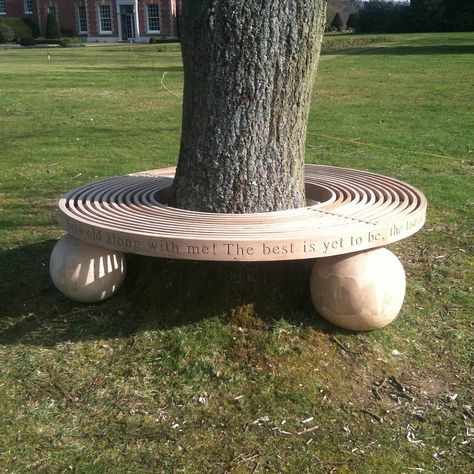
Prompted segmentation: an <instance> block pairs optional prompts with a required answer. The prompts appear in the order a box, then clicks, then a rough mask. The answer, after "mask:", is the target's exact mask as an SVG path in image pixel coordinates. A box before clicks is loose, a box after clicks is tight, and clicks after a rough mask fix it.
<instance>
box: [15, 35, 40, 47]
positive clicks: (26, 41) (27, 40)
mask: <svg viewBox="0 0 474 474" xmlns="http://www.w3.org/2000/svg"><path fill="white" fill-rule="evenodd" d="M18 43H20V44H21V45H22V46H35V45H36V40H35V39H34V38H32V37H31V36H23V37H22V38H20V40H19V41H18Z"/></svg>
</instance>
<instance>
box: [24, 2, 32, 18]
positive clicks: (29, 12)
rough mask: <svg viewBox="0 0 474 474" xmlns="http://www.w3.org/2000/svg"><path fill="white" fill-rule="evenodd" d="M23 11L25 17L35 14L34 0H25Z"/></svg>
mask: <svg viewBox="0 0 474 474" xmlns="http://www.w3.org/2000/svg"><path fill="white" fill-rule="evenodd" d="M23 11H24V12H25V15H32V14H33V0H23Z"/></svg>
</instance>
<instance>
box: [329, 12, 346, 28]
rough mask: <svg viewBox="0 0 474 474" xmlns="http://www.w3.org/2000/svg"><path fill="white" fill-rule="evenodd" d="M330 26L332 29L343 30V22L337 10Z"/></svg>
mask: <svg viewBox="0 0 474 474" xmlns="http://www.w3.org/2000/svg"><path fill="white" fill-rule="evenodd" d="M330 27H331V28H333V30H337V31H343V30H344V22H343V21H342V17H341V14H340V13H339V12H337V13H336V14H335V15H334V18H333V20H332V21H331V25H330Z"/></svg>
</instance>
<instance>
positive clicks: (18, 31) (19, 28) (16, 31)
mask: <svg viewBox="0 0 474 474" xmlns="http://www.w3.org/2000/svg"><path fill="white" fill-rule="evenodd" d="M0 23H3V24H4V25H7V26H9V27H10V28H11V29H12V30H13V37H14V39H16V38H21V37H22V36H33V35H32V33H31V28H30V26H29V25H28V24H27V23H26V22H25V19H23V18H1V19H0Z"/></svg>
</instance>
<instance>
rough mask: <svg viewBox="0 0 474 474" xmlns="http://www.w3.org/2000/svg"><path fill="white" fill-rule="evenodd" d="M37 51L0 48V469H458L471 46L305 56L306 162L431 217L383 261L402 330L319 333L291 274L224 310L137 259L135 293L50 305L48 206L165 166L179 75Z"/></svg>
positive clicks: (299, 280) (342, 46) (159, 66)
mask: <svg viewBox="0 0 474 474" xmlns="http://www.w3.org/2000/svg"><path fill="white" fill-rule="evenodd" d="M50 53H51V60H50V61H48V58H47V52H46V50H44V49H25V50H0V471H1V472H36V471H38V472H78V473H103V472H110V473H122V472H123V473H125V472H131V473H140V472H143V473H145V472H165V473H169V472H186V473H201V472H212V473H214V472H216V473H225V472H226V473H247V472H249V473H253V472H289V473H300V472H311V473H313V472H322V473H326V472H327V473H332V472H337V473H354V472H357V473H400V474H401V473H407V474H408V473H411V472H427V473H431V472H438V471H440V472H452V473H467V472H471V471H472V470H473V468H474V456H473V450H472V447H473V434H474V426H473V416H474V408H473V405H472V403H473V398H472V395H473V392H472V361H473V353H472V349H473V320H472V315H473V314H474V303H473V290H472V285H473V276H474V272H473V261H474V260H473V254H472V250H473V248H472V243H473V232H472V229H473V222H474V220H473V212H472V205H473V196H474V180H473V165H474V75H473V71H474V33H465V34H430V35H422V34H417V35H398V36H397V35H384V36H383V37H382V36H380V37H375V36H370V37H364V36H355V35H351V36H346V35H345V36H343V37H337V36H335V37H329V38H327V41H326V43H325V53H324V54H323V55H322V56H321V61H320V64H319V70H318V76H317V80H316V84H315V88H314V93H313V105H312V109H311V114H310V119H309V127H308V140H307V154H306V156H307V161H308V162H310V163H321V164H330V165H341V166H345V167H354V168H359V169H367V170H371V171H375V172H379V173H383V174H387V175H390V176H393V177H396V178H400V179H403V180H406V181H408V182H409V183H411V184H413V185H415V186H417V187H419V188H420V189H421V190H422V191H423V192H424V193H425V194H426V196H427V198H428V201H429V212H428V221H427V223H426V225H425V227H424V228H423V230H422V231H421V232H419V233H418V234H417V235H416V236H414V237H412V238H410V239H408V240H406V241H403V242H400V243H398V244H396V245H393V246H390V249H391V250H392V251H393V252H395V253H396V254H397V255H398V256H399V257H400V259H401V260H402V262H403V264H404V267H405V270H406V272H407V278H408V287H407V296H406V300H405V304H404V306H403V309H402V311H401V314H400V316H399V318H398V319H397V320H396V321H395V322H394V323H392V324H391V325H390V326H388V327H387V328H385V329H383V330H379V331H375V332H372V333H367V334H352V333H348V332H345V331H342V330H338V329H336V328H334V327H332V326H330V325H329V324H327V323H325V322H324V321H323V320H322V319H321V318H319V317H318V316H317V315H316V314H315V313H314V311H313V310H312V309H311V305H310V302H309V299H308V291H307V287H306V285H307V281H306V279H305V278H306V274H305V273H304V272H301V276H300V277H298V276H295V278H294V280H295V282H296V283H295V284H294V285H293V286H292V287H291V288H290V290H291V291H293V289H294V288H295V285H299V286H300V287H301V288H303V289H302V290H301V291H300V292H298V293H297V294H296V295H294V297H293V298H291V297H290V296H289V295H288V291H287V290H288V289H286V290H285V288H281V287H278V286H277V287H275V288H273V287H272V286H271V285H269V284H268V282H267V281H265V282H255V284H254V287H255V289H256V290H257V291H253V292H249V293H248V294H244V295H242V294H238V295H237V296H236V297H235V298H230V299H227V298H225V299H224V300H223V298H222V292H223V291H224V290H225V291H227V292H228V290H229V286H230V287H232V285H233V280H232V276H231V275H229V267H228V266H226V265H224V266H222V265H218V264H194V263H190V262H184V263H179V264H176V263H173V262H168V261H160V262H152V263H150V260H147V261H143V260H140V259H139V260H137V262H135V264H134V265H135V266H134V268H135V271H134V272H133V271H132V274H133V273H136V272H137V271H138V270H140V269H141V268H142V266H147V265H148V266H149V265H153V266H154V268H155V272H156V275H155V277H156V278H154V282H153V284H149V283H148V285H146V291H145V292H144V293H142V291H141V288H142V287H141V286H140V285H136V284H133V282H132V280H133V278H129V280H128V282H127V284H126V286H125V288H123V290H122V291H121V292H120V294H119V295H118V296H117V297H115V298H113V299H112V300H110V301H107V302H105V303H103V304H100V305H80V304H75V303H73V302H71V301H68V300H67V299H66V298H65V297H63V296H62V295H61V294H59V293H58V292H57V291H56V290H55V289H54V288H53V286H52V284H51V282H50V279H49V274H48V259H49V254H50V252H51V249H52V247H53V246H54V243H55V241H56V240H57V239H58V238H59V237H60V236H61V235H62V234H63V231H62V230H61V229H60V228H59V226H58V224H57V217H58V214H57V210H56V202H57V200H58V198H59V197H60V196H61V195H62V194H63V193H65V192H66V191H68V190H70V189H71V188H74V187H76V186H78V185H80V184H82V183H86V182H89V181H91V180H95V179H99V178H104V177H108V176H113V175H119V174H124V173H129V172H136V171H141V170H146V169H152V168H157V167H161V166H167V165H171V164H174V163H176V160H177V155H178V150H179V140H180V125H181V99H180V96H181V92H182V85H183V74H182V67H181V59H180V53H179V48H178V47H177V45H173V44H169V45H151V46H148V45H132V46H116V47H111V46H109V47H95V48H92V47H91V48H71V49H54V50H51V51H50ZM164 73H167V74H166V75H165V77H164V78H163V74H164ZM162 83H163V84H164V85H165V87H163V85H162ZM132 263H133V262H132ZM132 267H133V264H132ZM189 268H192V272H190V271H189ZM239 271H240V270H238V271H237V272H236V273H239ZM279 271H288V273H289V274H290V275H292V273H291V272H293V271H294V268H293V267H291V268H290V267H286V266H283V270H282V267H279ZM216 274H218V275H227V277H228V278H229V280H230V283H229V282H228V281H224V282H222V285H214V284H212V285H211V284H210V282H211V281H213V282H215V280H216V279H215V278H214V279H213V278H212V276H214V277H215V275H216ZM190 275H193V277H192V278H191V277H190ZM132 277H133V275H132ZM222 279H224V280H225V278H222ZM292 279H293V277H292ZM236 280H238V278H236ZM269 281H271V278H270V279H269ZM260 288H261V290H260ZM285 291H286V292H285ZM291 291H290V292H291ZM150 293H151V294H150ZM226 295H227V293H226Z"/></svg>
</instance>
